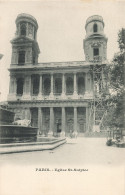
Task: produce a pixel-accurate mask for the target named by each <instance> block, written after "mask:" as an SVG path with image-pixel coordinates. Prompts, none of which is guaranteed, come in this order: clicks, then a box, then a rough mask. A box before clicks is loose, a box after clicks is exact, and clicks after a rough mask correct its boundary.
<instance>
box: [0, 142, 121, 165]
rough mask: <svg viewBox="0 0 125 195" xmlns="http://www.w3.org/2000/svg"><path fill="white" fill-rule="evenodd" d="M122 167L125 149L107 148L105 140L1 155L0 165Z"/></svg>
mask: <svg viewBox="0 0 125 195" xmlns="http://www.w3.org/2000/svg"><path fill="white" fill-rule="evenodd" d="M6 163H7V164H18V165H29V164H30V165H34V164H35V165H37V164H40V165H55V164H56V165H83V164H87V165H124V164H125V148H117V147H107V146H106V138H77V139H76V141H75V142H72V143H71V142H70V141H68V140H67V143H66V144H65V145H62V146H60V147H59V148H56V149H55V150H52V151H38V152H25V153H14V154H3V155H1V156H0V164H4V165H5V164H6Z"/></svg>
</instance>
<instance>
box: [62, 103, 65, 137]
mask: <svg viewBox="0 0 125 195" xmlns="http://www.w3.org/2000/svg"><path fill="white" fill-rule="evenodd" d="M65 129H66V116H65V108H64V107H62V131H61V137H64V136H65Z"/></svg>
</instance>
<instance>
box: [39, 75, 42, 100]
mask: <svg viewBox="0 0 125 195" xmlns="http://www.w3.org/2000/svg"><path fill="white" fill-rule="evenodd" d="M41 95H42V75H40V81H39V96H41Z"/></svg>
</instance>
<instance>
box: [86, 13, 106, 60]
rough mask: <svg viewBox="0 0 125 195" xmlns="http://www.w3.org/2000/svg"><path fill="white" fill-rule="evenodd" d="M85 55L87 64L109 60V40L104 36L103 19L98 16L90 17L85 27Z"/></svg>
mask: <svg viewBox="0 0 125 195" xmlns="http://www.w3.org/2000/svg"><path fill="white" fill-rule="evenodd" d="M85 30H86V36H85V39H84V53H85V59H86V61H87V62H101V63H102V62H105V61H106V60H107V40H108V39H107V38H106V36H105V34H104V22H103V18H102V17H101V16H98V15H94V16H91V17H89V18H88V19H87V20H86V25H85Z"/></svg>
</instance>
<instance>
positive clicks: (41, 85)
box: [10, 72, 92, 96]
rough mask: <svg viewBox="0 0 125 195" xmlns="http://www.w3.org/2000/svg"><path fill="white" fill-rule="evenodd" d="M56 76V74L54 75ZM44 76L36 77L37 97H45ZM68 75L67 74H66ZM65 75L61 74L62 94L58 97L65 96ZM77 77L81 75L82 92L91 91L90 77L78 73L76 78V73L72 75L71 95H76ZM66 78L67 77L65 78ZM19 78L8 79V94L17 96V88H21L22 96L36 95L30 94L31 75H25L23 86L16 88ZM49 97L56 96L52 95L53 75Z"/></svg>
mask: <svg viewBox="0 0 125 195" xmlns="http://www.w3.org/2000/svg"><path fill="white" fill-rule="evenodd" d="M55 74H57V73H55ZM44 75H46V74H40V75H37V76H38V77H39V85H38V86H36V87H38V88H39V89H38V94H37V95H38V96H42V95H45V94H44V90H43V89H44V84H45V83H43V82H44ZM67 75H68V74H67ZM67 75H66V74H64V73H62V76H61V78H62V86H61V87H62V93H61V94H60V95H66V78H68V76H67ZM79 75H82V76H80V77H82V78H83V79H84V83H81V85H82V86H83V88H85V89H84V92H85V93H86V92H88V91H91V88H92V83H91V78H90V76H89V77H88V74H87V73H84V75H83V74H80V73H78V77H77V73H76V72H75V73H73V94H72V95H78V88H79V85H78V78H80V77H79ZM66 76H67V77H66ZM19 78H20V77H14V76H11V78H10V80H11V81H10V94H15V95H18V94H17V88H18V87H19V88H21V87H22V94H21V95H30V96H32V95H36V94H33V92H32V87H33V86H32V85H33V83H32V78H31V75H27V76H23V77H22V83H23V86H17V80H18V79H19ZM49 95H50V96H53V95H56V94H55V93H54V74H53V73H52V74H50V93H49Z"/></svg>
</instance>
